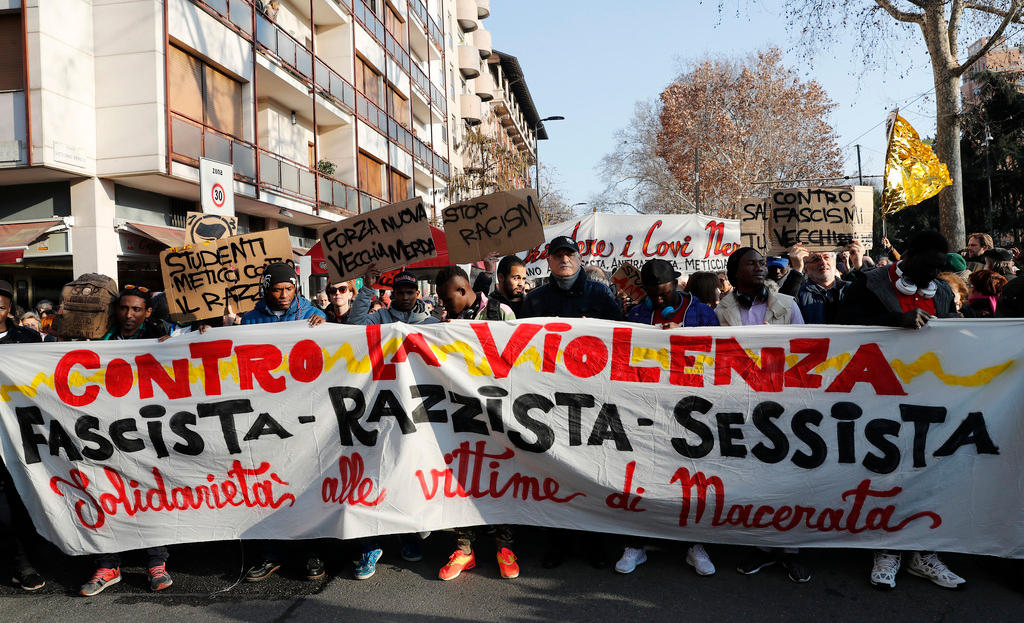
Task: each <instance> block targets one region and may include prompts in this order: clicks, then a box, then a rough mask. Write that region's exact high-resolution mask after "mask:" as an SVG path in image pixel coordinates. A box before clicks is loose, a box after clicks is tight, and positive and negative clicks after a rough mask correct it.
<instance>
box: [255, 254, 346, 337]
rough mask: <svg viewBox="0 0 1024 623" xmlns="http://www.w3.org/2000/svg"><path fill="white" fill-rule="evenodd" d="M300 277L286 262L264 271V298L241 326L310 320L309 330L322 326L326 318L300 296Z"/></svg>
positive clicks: (269, 266)
mask: <svg viewBox="0 0 1024 623" xmlns="http://www.w3.org/2000/svg"><path fill="white" fill-rule="evenodd" d="M298 288H299V276H298V275H297V274H296V273H295V268H294V267H293V266H292V265H291V264H286V263H285V262H275V263H273V264H270V265H268V266H267V267H266V268H264V269H263V277H262V278H261V279H260V292H261V293H262V295H263V298H262V299H261V300H260V301H259V302H258V303H256V307H254V308H253V310H252V311H250V312H247V313H246V314H245V315H244V316H242V324H264V323H267V322H288V321H290V320H309V326H311V327H315V326H317V325H319V324H323V323H324V322H325V321H326V320H327V316H325V315H324V313H323V312H322V311H320V310H319V309H317V308H316V306H315V305H313V304H312V303H310V302H309V301H307V300H306V299H305V298H303V297H301V296H299V295H298V291H299V290H298Z"/></svg>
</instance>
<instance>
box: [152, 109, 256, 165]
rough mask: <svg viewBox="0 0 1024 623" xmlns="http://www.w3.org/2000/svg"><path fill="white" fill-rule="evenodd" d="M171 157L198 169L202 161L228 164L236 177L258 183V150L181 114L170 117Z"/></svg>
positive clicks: (172, 114) (247, 143) (249, 144)
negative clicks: (208, 160)
mask: <svg viewBox="0 0 1024 623" xmlns="http://www.w3.org/2000/svg"><path fill="white" fill-rule="evenodd" d="M171 157H172V158H173V159H174V160H176V161H178V162H182V163H185V164H190V165H192V166H196V167H198V166H199V159H200V158H210V159H212V160H216V161H218V162H226V163H228V164H231V165H232V167H234V172H235V177H238V178H242V179H244V180H246V181H249V182H253V181H255V180H256V148H255V147H254V146H253V145H252V144H251V143H249V142H247V141H243V140H240V139H237V138H235V137H233V136H229V135H227V134H224V133H222V132H218V131H217V130H214V129H213V128H210V127H207V126H204V125H203V124H202V123H199V122H197V121H194V120H192V119H189V118H187V117H185V116H183V115H179V114H178V113H171Z"/></svg>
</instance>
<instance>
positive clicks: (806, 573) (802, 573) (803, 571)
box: [781, 554, 811, 584]
mask: <svg viewBox="0 0 1024 623" xmlns="http://www.w3.org/2000/svg"><path fill="white" fill-rule="evenodd" d="M781 562H782V568H783V569H785V570H786V573H788V574H789V579H790V580H793V581H794V582H796V583H798V584H803V583H804V582H810V581H811V570H810V569H808V568H807V567H805V566H803V565H802V564H800V561H799V560H798V559H797V555H796V554H786V555H785V556H783V557H782V561H781Z"/></svg>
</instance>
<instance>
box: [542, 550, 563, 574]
mask: <svg viewBox="0 0 1024 623" xmlns="http://www.w3.org/2000/svg"><path fill="white" fill-rule="evenodd" d="M563 562H565V550H564V549H563V548H561V547H558V546H557V545H556V546H552V547H551V549H549V550H548V551H546V552H544V558H542V559H541V562H540V566H542V567H544V568H545V569H554V568H555V567H558V566H559V565H561V564H562V563H563Z"/></svg>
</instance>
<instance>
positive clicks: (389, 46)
mask: <svg viewBox="0 0 1024 623" xmlns="http://www.w3.org/2000/svg"><path fill="white" fill-rule="evenodd" d="M384 48H385V49H386V50H387V51H388V54H390V55H391V57H392V58H394V59H395V62H396V63H398V64H399V65H400V66H401V67H402V68H403V69H405V71H406V72H408V71H409V67H410V66H411V65H412V59H410V58H409V53H408V52H406V51H405V49H404V48H403V47H402V45H401V44H400V43H399V42H398V40H397V39H395V36H394V35H392V34H391V33H385V36H384Z"/></svg>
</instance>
